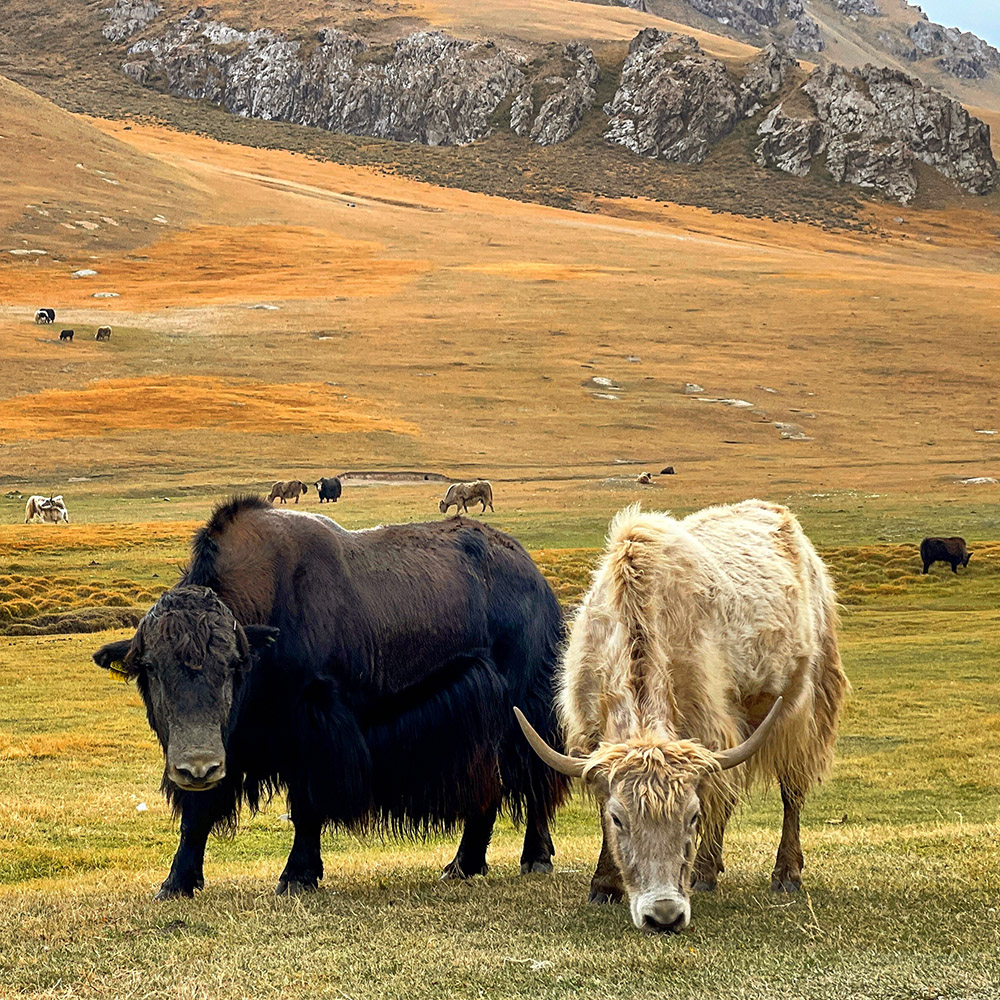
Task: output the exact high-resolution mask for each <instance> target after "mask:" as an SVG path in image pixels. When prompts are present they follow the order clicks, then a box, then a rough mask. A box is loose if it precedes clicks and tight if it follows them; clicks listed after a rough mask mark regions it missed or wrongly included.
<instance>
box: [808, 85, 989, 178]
mask: <svg viewBox="0 0 1000 1000" xmlns="http://www.w3.org/2000/svg"><path fill="white" fill-rule="evenodd" d="M803 89H804V90H805V91H806V93H807V94H808V95H809V96H810V97H811V98H812V100H813V102H814V103H815V105H816V113H817V116H818V117H819V120H820V122H821V123H822V125H823V130H824V133H825V135H826V136H827V140H828V141H829V140H830V139H831V138H833V137H834V136H847V135H855V134H857V135H859V136H861V137H862V138H863V139H864V140H866V141H867V142H868V143H869V144H871V145H873V146H881V147H885V148H888V147H890V146H892V144H894V143H895V142H896V141H901V142H903V143H904V144H905V146H906V147H907V148H908V149H909V150H910V151H911V152H912V153H913V155H914V156H915V157H916V158H917V159H919V160H921V161H923V162H924V163H926V164H928V165H929V166H932V167H934V168H935V169H936V170H938V171H940V172H941V173H942V174H944V176H945V177H949V178H951V179H952V180H953V181H955V183H956V184H958V186H959V187H961V188H962V189H964V190H966V191H969V192H971V193H973V194H986V193H987V192H989V191H991V190H993V188H994V186H995V185H996V181H997V165H996V161H995V160H994V158H993V153H992V150H991V149H990V130H989V127H988V126H987V125H984V124H983V123H982V122H981V121H979V119H978V118H973V117H972V115H970V114H969V113H968V111H966V110H965V108H963V107H962V105H961V104H960V103H959V102H958V101H955V100H952V99H951V98H950V97H946V96H945V95H944V94H942V93H941V92H940V91H937V90H933V89H932V88H930V87H927V86H925V85H924V84H922V83H921V82H920V81H919V80H917V79H915V78H914V77H911V76H907V75H906V74H905V73H901V72H899V71H898V70H891V69H885V68H882V67H877V66H865V67H864V69H861V70H858V71H856V72H851V71H849V70H846V69H844V68H843V67H840V66H828V67H826V68H825V69H818V70H816V71H815V72H814V73H813V74H812V76H811V77H810V78H809V80H808V81H807V82H806V84H805V86H804V88H803Z"/></svg>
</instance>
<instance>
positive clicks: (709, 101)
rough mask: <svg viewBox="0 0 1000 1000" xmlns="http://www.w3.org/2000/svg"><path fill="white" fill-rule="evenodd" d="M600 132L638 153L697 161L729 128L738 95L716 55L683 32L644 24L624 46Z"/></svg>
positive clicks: (735, 112) (699, 161) (736, 116)
mask: <svg viewBox="0 0 1000 1000" xmlns="http://www.w3.org/2000/svg"><path fill="white" fill-rule="evenodd" d="M605 110H606V111H607V113H608V115H609V118H610V121H609V123H608V128H607V130H606V131H605V133H604V136H605V138H606V139H608V141H610V142H613V143H617V144H618V145H621V146H625V147H626V148H628V149H631V150H632V151H633V152H635V153H638V154H640V155H641V156H654V157H662V158H663V159H666V160H671V161H674V162H681V163H701V162H702V160H704V159H705V156H706V155H707V154H708V151H709V148H710V147H711V145H712V144H713V143H714V142H716V141H717V140H718V139H721V138H722V137H723V136H725V135H727V134H728V133H729V132H731V131H732V130H733V127H734V126H735V125H736V122H737V120H738V117H739V115H738V110H737V94H736V90H735V88H734V86H733V84H732V83H731V82H730V80H729V77H728V75H727V73H726V68H725V66H724V65H723V64H722V63H721V62H719V60H718V59H712V58H710V57H709V56H706V55H704V53H702V52H701V49H700V48H699V47H698V43H697V42H696V41H695V40H694V39H693V38H690V37H688V36H686V35H674V34H672V33H671V32H666V31H660V30H658V29H656V28H644V29H643V30H642V31H641V32H639V34H638V35H636V37H635V38H634V39H633V40H632V43H631V45H629V54H628V57H627V58H626V60H625V64H624V66H623V67H622V75H621V79H620V81H619V84H618V90H617V92H616V93H615V96H614V97H613V98H612V100H611V102H610V103H609V104H608V105H607V106H606V107H605Z"/></svg>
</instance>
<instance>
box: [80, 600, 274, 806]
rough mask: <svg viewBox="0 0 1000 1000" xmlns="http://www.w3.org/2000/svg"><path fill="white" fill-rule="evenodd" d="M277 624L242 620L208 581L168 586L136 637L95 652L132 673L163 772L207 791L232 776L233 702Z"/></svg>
mask: <svg viewBox="0 0 1000 1000" xmlns="http://www.w3.org/2000/svg"><path fill="white" fill-rule="evenodd" d="M277 634H278V630H277V629H274V628H269V627H267V626H260V625H257V626H249V625H248V626H245V627H244V626H242V625H240V624H239V622H237V621H236V619H235V618H234V617H233V614H232V612H231V611H230V610H229V608H227V607H226V605H225V604H223V603H222V601H221V600H220V599H219V597H218V595H217V594H216V593H215V592H214V591H212V590H210V589H209V588H207V587H194V586H186V585H180V586H177V587H174V588H173V589H172V590H168V591H167V592H166V593H165V594H164V595H163V596H162V597H161V598H160V599H159V600H158V601H157V602H156V604H155V605H154V606H153V607H152V608H151V609H150V610H149V611H148V612H147V613H146V616H145V617H144V618H143V619H142V621H141V622H140V623H139V628H138V630H137V631H136V633H135V635H134V636H133V637H132V638H131V639H126V640H124V641H121V642H110V643H108V644H107V645H106V646H102V647H101V648H100V649H99V650H97V652H96V653H94V662H95V663H97V665H98V666H100V667H104V668H105V669H106V670H111V671H112V672H114V673H117V674H119V675H122V676H124V677H126V678H128V679H134V680H135V681H136V685H137V686H138V688H139V692H140V694H141V695H142V700H143V701H144V702H145V704H146V714H147V716H148V718H149V724H150V726H151V727H152V729H153V731H154V732H155V733H156V735H157V737H158V738H159V740H160V745H161V746H162V747H163V754H164V758H165V765H166V770H165V777H166V778H167V779H168V780H169V781H170V782H172V783H173V784H174V785H176V786H177V787H178V788H182V789H184V790H185V791H204V790H206V789H209V788H212V787H213V786H214V785H217V784H218V783H219V782H220V781H221V780H222V779H223V778H224V777H225V776H226V739H227V735H228V732H229V729H230V728H231V717H232V715H233V709H234V704H235V703H236V702H237V700H238V697H239V693H240V688H241V686H242V684H243V681H244V678H245V676H246V673H247V671H248V670H249V669H250V668H251V666H252V664H253V660H254V657H255V654H256V653H257V652H258V651H259V650H260V649H262V648H263V647H265V646H267V645H269V644H270V643H272V642H273V641H274V639H275V637H276V636H277Z"/></svg>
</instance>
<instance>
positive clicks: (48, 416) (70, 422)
mask: <svg viewBox="0 0 1000 1000" xmlns="http://www.w3.org/2000/svg"><path fill="white" fill-rule="evenodd" d="M317 421H322V423H323V428H324V431H325V433H327V434H342V433H350V432H362V431H388V432H391V433H394V434H415V433H416V428H415V427H414V425H413V424H410V423H408V422H406V421H403V420H392V419H389V418H386V417H383V416H380V415H379V414H377V413H376V412H374V410H373V407H372V406H371V405H370V404H369V403H367V402H365V401H364V400H359V399H356V398H348V397H346V396H345V395H344V394H343V393H341V392H336V391H335V390H334V389H333V388H331V387H330V386H327V385H324V384H322V383H313V382H300V383H295V382H291V383H273V382H256V381H239V382H237V381H233V380H229V379H221V378H211V377H207V376H199V375H185V376H179V377H174V378H169V377H163V378H158V379H153V378H131V379H111V380H108V381H104V382H97V383H95V384H93V385H89V386H87V388H85V389H82V390H78V391H74V392H69V391H66V390H63V389H48V390H45V391H43V392H39V393H34V394H33V395H30V396H20V397H17V398H15V399H14V400H12V401H11V402H10V403H9V404H8V405H7V407H6V412H5V413H4V420H3V430H2V432H0V433H2V438H0V440H2V439H3V438H6V439H7V440H9V441H14V440H35V441H39V440H45V439H46V438H66V437H82V438H87V437H100V436H102V435H106V434H113V433H114V432H115V431H130V430H135V428H136V426H137V424H138V425H140V426H142V427H143V429H145V430H159V431H170V430H185V429H191V428H215V429H216V430H218V431H220V432H224V433H237V434H238V433H244V432H247V431H259V430H260V429H261V427H262V426H266V427H267V428H268V430H269V431H270V432H271V433H274V434H282V433H294V432H305V431H309V430H311V429H312V428H313V427H314V426H315V425H316V422H317Z"/></svg>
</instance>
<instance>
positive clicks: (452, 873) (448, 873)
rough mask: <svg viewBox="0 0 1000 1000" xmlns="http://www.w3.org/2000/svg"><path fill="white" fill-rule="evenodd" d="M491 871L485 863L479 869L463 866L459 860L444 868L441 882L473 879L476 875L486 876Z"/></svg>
mask: <svg viewBox="0 0 1000 1000" xmlns="http://www.w3.org/2000/svg"><path fill="white" fill-rule="evenodd" d="M489 870H490V866H489V865H488V864H487V863H486V862H485V861H484V862H483V863H482V864H481V865H480V866H479V867H478V868H477V867H475V866H473V865H469V866H468V867H466V866H464V865H462V864H461V863H460V862H459V860H458V858H455V860H454V861H452V862H450V863H449V864H447V865H445V866H444V870H443V871H442V872H441V881H442V882H450V881H451V880H452V879H463V878H472V877H473V876H475V875H485V874H486V873H487V872H488V871H489Z"/></svg>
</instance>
